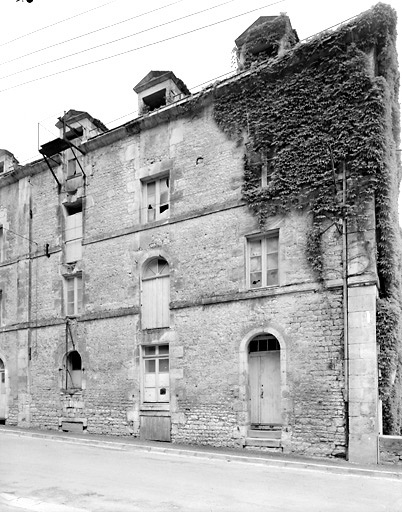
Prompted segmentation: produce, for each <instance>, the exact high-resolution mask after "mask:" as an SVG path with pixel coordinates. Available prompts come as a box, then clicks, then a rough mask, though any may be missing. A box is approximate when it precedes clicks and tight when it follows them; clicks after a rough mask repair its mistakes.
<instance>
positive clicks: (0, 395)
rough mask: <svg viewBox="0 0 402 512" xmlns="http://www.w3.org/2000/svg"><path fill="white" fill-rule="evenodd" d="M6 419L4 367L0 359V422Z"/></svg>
mask: <svg viewBox="0 0 402 512" xmlns="http://www.w3.org/2000/svg"><path fill="white" fill-rule="evenodd" d="M6 419H7V392H6V367H5V365H4V362H3V360H2V359H0V423H5V421H6Z"/></svg>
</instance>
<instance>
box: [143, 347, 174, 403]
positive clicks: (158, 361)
mask: <svg viewBox="0 0 402 512" xmlns="http://www.w3.org/2000/svg"><path fill="white" fill-rule="evenodd" d="M142 362H143V402H145V403H147V402H148V403H155V402H157V403H163V402H165V403H166V402H169V345H147V346H143V347H142Z"/></svg>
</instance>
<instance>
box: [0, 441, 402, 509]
mask: <svg viewBox="0 0 402 512" xmlns="http://www.w3.org/2000/svg"><path fill="white" fill-rule="evenodd" d="M4 496H8V497H9V498H10V497H21V498H24V500H23V502H22V503H20V504H19V507H20V508H15V507H14V505H15V504H18V503H17V502H16V501H13V500H11V501H8V502H5V500H4V499H3V500H2V497H3V498H4ZM1 504H3V505H4V507H3V508H2V505H1ZM24 505H25V506H24ZM73 508H75V509H78V510H80V511H82V512H84V511H85V512H147V511H152V512H173V511H174V512H201V511H202V512H207V511H208V512H209V511H213V512H215V511H228V512H229V511H230V512H254V511H258V512H261V511H264V512H296V511H297V512H306V511H308V512H327V511H334V512H335V511H336V512H339V511H342V512H349V511H350V512H360V511H361V512H363V511H364V512H380V511H385V512H402V480H401V479H391V478H378V477H373V476H361V475H351V474H346V473H345V474H336V473H332V472H328V471H315V470H305V469H300V468H297V469H295V468H285V467H275V466H270V465H269V464H253V463H246V462H237V461H231V462H229V461H227V460H216V459H208V458H201V457H192V456H188V455H174V454H171V453H169V454H165V453H161V454H159V453H154V452H145V451H140V450H137V451H125V450H121V449H110V448H108V449H106V448H102V447H98V446H88V445H85V444H76V443H75V444H74V443H67V442H64V441H57V440H52V439H38V438H32V437H19V436H15V435H11V434H7V433H0V512H11V511H12V510H14V511H15V512H18V511H19V512H23V511H36V512H58V511H60V512H64V511H65V512H70V511H71V512H73Z"/></svg>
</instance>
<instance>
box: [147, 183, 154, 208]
mask: <svg viewBox="0 0 402 512" xmlns="http://www.w3.org/2000/svg"><path fill="white" fill-rule="evenodd" d="M149 205H151V206H155V182H154V181H152V182H151V183H147V206H149Z"/></svg>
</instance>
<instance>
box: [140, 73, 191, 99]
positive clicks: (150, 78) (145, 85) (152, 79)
mask: <svg viewBox="0 0 402 512" xmlns="http://www.w3.org/2000/svg"><path fill="white" fill-rule="evenodd" d="M169 79H170V80H173V82H174V83H175V84H176V85H177V87H178V88H179V89H180V90H181V92H183V93H184V94H190V91H189V90H188V89H187V86H186V84H185V83H184V82H183V81H182V80H180V78H177V76H176V75H175V74H174V73H173V71H150V72H149V73H148V74H147V75H146V76H144V78H143V79H142V80H141V81H140V82H138V84H137V85H135V86H134V91H135V92H136V93H137V94H138V93H140V92H142V91H145V90H146V89H149V88H150V87H153V86H154V85H157V84H160V83H162V82H164V81H165V80H169Z"/></svg>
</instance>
